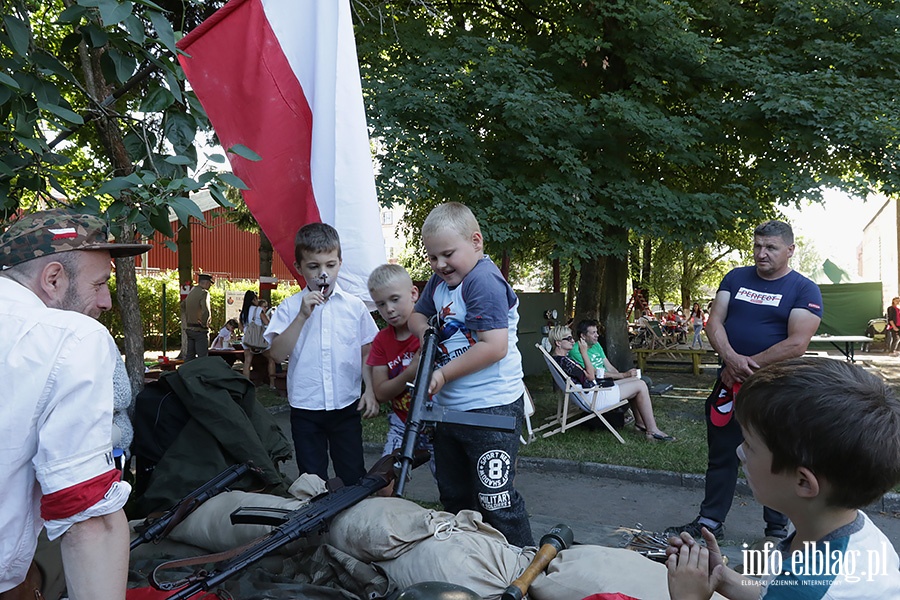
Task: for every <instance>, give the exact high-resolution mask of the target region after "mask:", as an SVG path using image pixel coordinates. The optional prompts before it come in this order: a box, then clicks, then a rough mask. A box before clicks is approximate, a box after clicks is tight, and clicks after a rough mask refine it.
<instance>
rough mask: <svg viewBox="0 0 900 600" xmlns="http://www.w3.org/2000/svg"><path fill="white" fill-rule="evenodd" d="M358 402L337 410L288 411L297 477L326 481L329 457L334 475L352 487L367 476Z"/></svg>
mask: <svg viewBox="0 0 900 600" xmlns="http://www.w3.org/2000/svg"><path fill="white" fill-rule="evenodd" d="M358 404H359V401H356V402H354V403H353V404H351V405H350V406H347V407H346V408H341V409H339V410H305V409H300V408H293V407H292V408H291V437H293V438H294V451H295V452H296V456H297V466H298V467H299V468H300V473H301V474H302V473H313V474H314V475H318V476H319V477H321V478H322V480H323V481H328V455H329V454H330V455H331V461H332V463H333V466H334V474H335V475H336V476H337V477H340V478H341V481H343V482H344V485H353V484H355V483H356V482H357V481H359V479H360V477H362V476H363V475H365V474H366V466H365V461H364V459H363V446H362V420H361V417H360V415H359V412H358V411H357V410H356V407H357V405H358Z"/></svg>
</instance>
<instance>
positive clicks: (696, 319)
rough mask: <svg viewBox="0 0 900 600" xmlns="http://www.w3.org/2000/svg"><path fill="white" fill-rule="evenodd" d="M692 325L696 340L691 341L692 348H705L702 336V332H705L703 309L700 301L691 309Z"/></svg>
mask: <svg viewBox="0 0 900 600" xmlns="http://www.w3.org/2000/svg"><path fill="white" fill-rule="evenodd" d="M690 320H691V327H693V328H694V341H693V342H691V349H694V347H697V348H700V349H703V339H702V338H701V337H700V334H701V333H703V320H704V319H703V310H702V309H701V308H700V303H699V302H694V307H693V308H692V309H691V316H690Z"/></svg>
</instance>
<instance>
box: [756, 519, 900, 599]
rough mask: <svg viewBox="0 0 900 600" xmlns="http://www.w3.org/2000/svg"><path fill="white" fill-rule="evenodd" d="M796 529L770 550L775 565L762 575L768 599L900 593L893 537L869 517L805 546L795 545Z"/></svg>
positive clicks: (764, 596)
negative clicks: (891, 540)
mask: <svg viewBox="0 0 900 600" xmlns="http://www.w3.org/2000/svg"><path fill="white" fill-rule="evenodd" d="M794 535H796V532H795V533H792V534H791V535H790V536H788V537H787V538H786V539H784V540H783V541H782V542H781V543H780V544H779V545H778V548H777V549H778V552H779V554H780V558H781V563H780V565H779V567H780V568H779V569H778V572H777V574H776V573H774V572H771V570H774V569H775V565H778V558H779V555H774V556H771V557H769V556H764V559H767V562H766V564H767V565H769V569H770V571H769V572H768V573H767V574H766V575H765V576H764V577H763V578H762V580H761V582H760V584H761V587H762V589H761V593H760V598H761V599H763V600H858V599H860V598H900V570H898V568H900V559H898V557H897V552H896V551H895V550H894V547H893V546H892V545H891V542H890V540H889V539H888V538H887V537H886V536H885V535H884V533H882V532H881V530H879V529H878V527H876V526H875V524H874V523H872V521H871V520H870V519H869V517H868V516H867V515H866V514H865V513H863V512H862V511H859V512H858V513H857V517H856V519H855V520H854V521H853V522H852V523H850V524H848V525H845V526H844V527H841V528H839V529H837V530H835V531H832V532H831V533H829V534H828V535H826V536H825V537H823V538H822V539H820V540H818V541H816V542H815V543H809V542H808V543H805V544H804V545H803V549H800V550H796V551H794V552H791V551H790V546H791V542H792V541H793V538H794Z"/></svg>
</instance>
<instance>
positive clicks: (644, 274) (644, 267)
mask: <svg viewBox="0 0 900 600" xmlns="http://www.w3.org/2000/svg"><path fill="white" fill-rule="evenodd" d="M643 246H644V248H643V252H642V255H643V256H642V258H641V285H640V287H641V288H643V289H647V288H648V287H649V284H650V265H651V260H650V259H651V255H652V254H653V240H651V239H650V236H649V235H648V236H646V237H644V244H643ZM649 299H650V296H647V297H646V300H649Z"/></svg>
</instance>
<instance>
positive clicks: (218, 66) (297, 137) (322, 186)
mask: <svg viewBox="0 0 900 600" xmlns="http://www.w3.org/2000/svg"><path fill="white" fill-rule="evenodd" d="M178 48H179V49H181V50H182V51H184V52H185V54H187V56H182V55H179V57H178V58H179V60H180V61H181V64H182V66H183V67H184V72H185V74H186V75H187V78H188V81H189V82H190V84H191V87H192V88H193V90H194V92H195V93H196V94H197V97H198V98H199V99H200V102H201V103H202V104H203V107H204V108H205V109H206V112H207V114H208V115H209V119H210V121H211V122H212V125H213V127H214V128H215V130H216V134H217V135H218V136H219V141H220V142H221V144H222V146H223V147H225V148H231V147H233V146H235V145H237V144H242V145H244V146H246V147H248V148H250V149H251V150H253V151H254V152H256V153H257V154H259V155H260V156H261V157H262V160H260V161H251V160H248V159H245V158H242V157H240V156H236V155H234V154H232V155H230V157H229V160H230V161H231V167H232V169H233V171H234V173H235V175H237V176H238V177H240V178H241V179H242V180H243V181H244V183H246V184H247V186H248V187H249V188H250V189H249V190H245V191H244V192H243V194H244V201H245V202H246V203H247V206H248V207H249V208H250V212H251V213H253V216H254V217H255V218H256V220H257V222H258V223H259V225H260V227H262V229H263V231H264V232H265V233H266V236H268V238H269V239H270V240H271V241H272V245H273V246H274V248H275V251H276V252H278V254H279V255H280V256H281V258H282V259H283V260H284V262H285V264H287V265H289V266H290V267H291V269H292V271H293V272H294V275H295V276H296V277H297V278H298V280H300V281H302V279H300V275H299V273H297V271H296V269H295V268H294V267H293V264H294V236H295V235H296V233H297V230H298V229H299V228H300V227H302V226H303V225H305V224H307V223H312V222H323V223H328V224H329V225H332V226H333V227H334V228H335V229H337V230H338V233H339V234H340V236H341V247H342V252H343V266H342V267H341V273H340V277H339V279H338V281H339V282H340V284H341V287H343V288H344V289H345V290H346V291H348V292H350V293H352V294H355V295H357V296H359V297H360V298H363V299H368V290H367V288H366V280H367V278H368V276H369V273H370V272H371V271H372V269H374V268H375V267H376V266H378V265H379V264H381V263H383V262H385V254H384V239H383V236H382V233H381V221H380V218H379V209H378V202H377V199H376V196H375V176H374V172H373V169H372V158H371V154H370V149H369V137H368V131H367V128H366V116H365V109H364V107H363V99H362V86H361V83H360V76H359V64H358V62H357V58H356V42H355V41H354V39H353V26H352V22H351V15H350V4H349V0H231V1H230V2H228V3H227V4H226V5H225V6H224V7H223V8H221V9H220V10H219V11H217V12H216V13H215V14H213V15H212V16H211V17H210V18H209V19H207V20H206V21H205V22H204V23H203V24H202V25H200V26H199V27H198V28H197V29H195V30H194V31H192V32H191V33H190V34H189V35H187V36H185V37H184V38H183V39H182V40H181V41H180V42H179V43H178Z"/></svg>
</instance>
